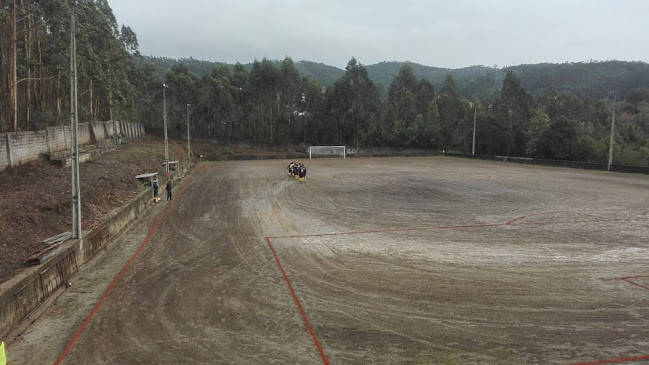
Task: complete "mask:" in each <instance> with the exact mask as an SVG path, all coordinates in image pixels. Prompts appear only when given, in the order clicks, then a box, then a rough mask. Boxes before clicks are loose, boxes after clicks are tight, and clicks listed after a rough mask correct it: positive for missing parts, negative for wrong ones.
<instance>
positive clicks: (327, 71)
mask: <svg viewBox="0 0 649 365" xmlns="http://www.w3.org/2000/svg"><path fill="white" fill-rule="evenodd" d="M142 61H143V62H146V63H151V64H153V67H154V69H155V71H156V73H157V74H158V75H160V76H161V77H163V76H164V73H165V71H167V70H168V69H170V68H171V66H173V65H175V64H177V63H182V64H184V65H185V66H187V68H188V69H189V71H190V72H192V73H194V74H195V75H196V76H198V77H203V76H204V75H207V74H209V73H211V72H212V70H213V69H214V68H215V67H218V66H220V65H224V64H225V65H227V66H228V67H229V68H230V71H232V68H233V67H234V65H233V64H226V63H223V62H212V61H203V60H197V59H195V58H191V57H190V58H181V59H173V58H168V57H152V56H144V57H143V58H142ZM272 62H273V63H274V64H275V66H277V67H280V66H281V64H282V61H272ZM243 66H244V67H245V68H246V69H247V70H248V71H250V70H251V69H252V63H247V64H244V65H243ZM295 68H297V70H298V71H299V72H300V74H301V75H303V76H306V77H308V78H310V79H312V80H316V81H318V82H319V83H320V85H322V86H325V87H330V86H332V85H333V84H334V82H336V80H338V79H339V78H340V77H341V76H342V75H343V74H344V73H345V71H344V70H341V69H339V68H337V67H334V66H329V65H325V64H323V63H316V62H310V61H299V62H295Z"/></svg>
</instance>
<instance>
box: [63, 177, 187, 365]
mask: <svg viewBox="0 0 649 365" xmlns="http://www.w3.org/2000/svg"><path fill="white" fill-rule="evenodd" d="M193 179H194V177H193V176H192V177H190V178H189V180H188V181H187V183H185V185H184V186H183V187H182V189H180V191H179V192H177V193H176V200H173V199H172V200H171V202H170V203H169V205H167V208H165V210H164V212H162V215H161V216H160V218H158V220H157V221H156V222H155V224H154V225H153V227H152V228H151V230H149V233H148V234H147V236H146V237H145V238H144V241H142V243H141V244H140V247H138V249H137V251H135V253H134V254H133V256H132V257H131V259H130V260H128V262H126V264H125V265H124V267H123V268H122V270H121V271H120V272H119V274H117V276H115V279H113V281H112V282H111V283H110V285H109V286H108V289H106V292H104V295H103V296H102V297H101V299H99V301H98V302H97V304H95V306H94V307H93V308H92V311H90V314H89V315H88V317H86V319H85V320H84V321H83V323H82V324H81V326H80V327H79V329H78V330H77V332H76V333H75V334H74V336H73V337H72V340H70V343H68V345H67V346H66V347H65V350H63V353H62V354H61V356H59V358H58V359H56V362H54V365H59V364H61V362H62V361H63V360H64V359H65V357H66V356H67V355H68V353H69V352H70V350H72V347H73V346H74V344H75V343H76V342H77V341H78V340H79V338H80V337H81V334H82V333H83V330H85V329H86V327H87V326H88V325H89V324H90V321H91V320H92V317H94V316H95V314H96V313H97V311H98V310H99V308H101V306H102V305H103V304H104V301H105V300H106V299H107V298H108V297H109V296H110V295H111V294H112V293H113V290H114V289H115V286H117V284H118V283H119V282H120V281H121V280H122V277H123V276H124V274H126V271H128V269H129V268H130V267H131V265H132V264H133V262H135V259H136V258H137V257H138V255H139V254H140V252H142V249H144V246H146V244H147V243H148V242H149V241H150V240H151V237H152V236H153V234H154V233H155V232H156V231H157V230H158V227H160V224H162V221H163V220H164V219H165V218H166V217H167V215H168V214H169V212H170V211H171V208H173V206H174V205H175V204H176V202H177V201H178V200H177V199H178V196H179V195H182V193H183V192H184V191H185V189H187V187H189V185H190V183H191V182H192V180H193Z"/></svg>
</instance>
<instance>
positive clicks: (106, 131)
mask: <svg viewBox="0 0 649 365" xmlns="http://www.w3.org/2000/svg"><path fill="white" fill-rule="evenodd" d="M143 131H144V127H143V126H142V125H140V124H139V123H128V122H119V121H107V122H91V123H79V135H78V138H79V144H80V145H82V146H83V145H87V144H90V143H97V144H98V145H99V144H100V141H103V140H106V139H111V138H114V137H115V136H118V135H125V136H126V137H127V138H129V139H138V138H142V136H143V135H144V133H143ZM127 132H128V134H127ZM93 138H94V139H95V140H96V142H95V141H93ZM71 148H72V133H71V131H70V126H57V127H47V128H46V129H44V130H41V131H36V132H31V131H30V132H14V133H0V171H2V170H4V169H5V168H6V167H8V166H15V165H19V164H21V163H25V162H29V161H34V160H37V159H38V158H39V157H40V156H41V155H43V154H46V153H53V152H62V151H66V150H70V149H71Z"/></svg>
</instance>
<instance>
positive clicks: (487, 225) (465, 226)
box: [268, 216, 641, 238]
mask: <svg viewBox="0 0 649 365" xmlns="http://www.w3.org/2000/svg"><path fill="white" fill-rule="evenodd" d="M523 218H527V216H521V217H518V218H516V219H513V220H511V221H509V222H505V223H477V224H463V225H455V226H430V227H409V228H392V229H377V230H367V231H347V232H327V233H310V234H298V235H290V236H268V238H308V237H325V236H347V235H353V234H370V233H392V232H410V231H434V230H444V229H470V228H495V227H502V226H512V225H514V223H515V222H517V221H518V220H520V219H523ZM638 220H641V219H640V218H638V219H624V218H619V219H617V218H612V219H588V220H574V221H569V222H567V221H548V222H520V223H516V225H521V226H522V225H526V226H549V225H553V224H577V223H610V222H620V221H625V222H634V221H638Z"/></svg>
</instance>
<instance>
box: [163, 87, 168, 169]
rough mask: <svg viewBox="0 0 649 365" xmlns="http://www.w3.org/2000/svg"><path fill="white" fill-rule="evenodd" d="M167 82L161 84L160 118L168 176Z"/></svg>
mask: <svg viewBox="0 0 649 365" xmlns="http://www.w3.org/2000/svg"><path fill="white" fill-rule="evenodd" d="M166 90H167V84H162V118H163V123H164V130H165V132H164V133H165V174H166V176H167V177H169V140H168V138H167V94H166Z"/></svg>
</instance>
